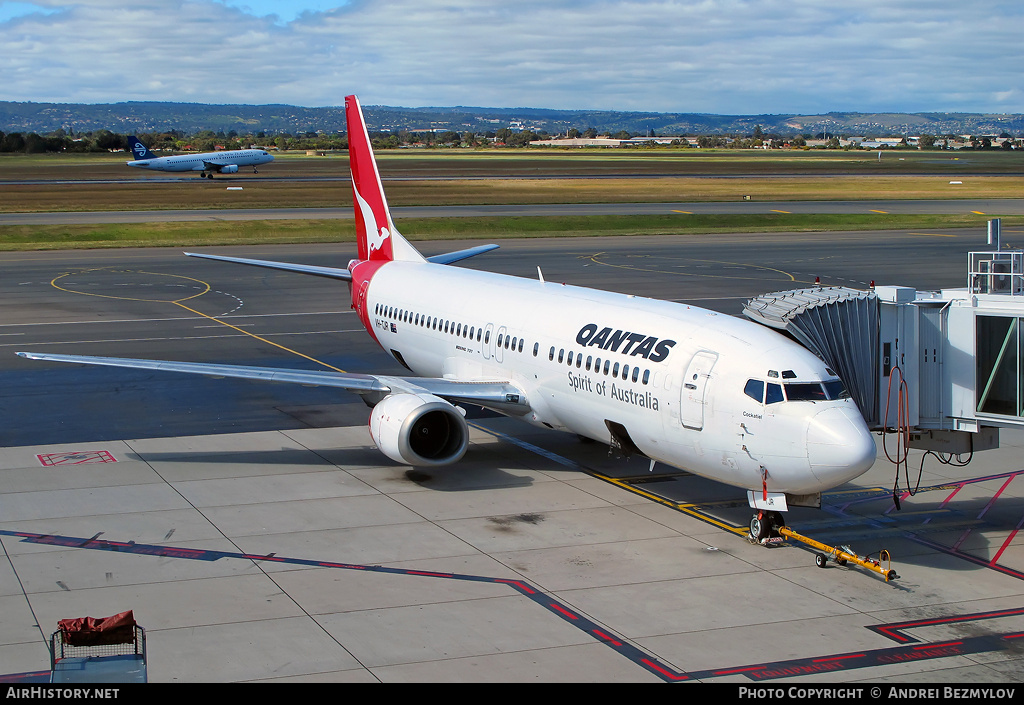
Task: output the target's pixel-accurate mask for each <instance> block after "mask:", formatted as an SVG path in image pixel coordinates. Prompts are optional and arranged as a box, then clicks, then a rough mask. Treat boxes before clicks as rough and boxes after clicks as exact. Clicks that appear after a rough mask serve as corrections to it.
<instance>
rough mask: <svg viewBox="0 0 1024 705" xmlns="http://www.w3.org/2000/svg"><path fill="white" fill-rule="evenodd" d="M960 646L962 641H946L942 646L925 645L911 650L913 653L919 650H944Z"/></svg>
mask: <svg viewBox="0 0 1024 705" xmlns="http://www.w3.org/2000/svg"><path fill="white" fill-rule="evenodd" d="M962 644H963V642H962V641H947V642H945V643H944V644H925V645H923V646H914V647H912V648H913V649H914V650H915V651H918V650H920V649H942V648H945V647H947V646H960V645H962Z"/></svg>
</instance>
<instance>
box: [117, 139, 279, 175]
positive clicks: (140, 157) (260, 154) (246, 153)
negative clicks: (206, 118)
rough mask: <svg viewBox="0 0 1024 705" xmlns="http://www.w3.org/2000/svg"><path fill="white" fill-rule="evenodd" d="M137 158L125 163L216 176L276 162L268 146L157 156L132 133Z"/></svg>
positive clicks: (130, 142)
mask: <svg viewBox="0 0 1024 705" xmlns="http://www.w3.org/2000/svg"><path fill="white" fill-rule="evenodd" d="M128 144H129V145H131V150H132V154H134V155H135V159H134V160H132V161H130V162H125V163H126V164H127V165H128V166H134V167H137V168H139V169H150V170H152V171H198V172H200V174H199V176H200V177H204V176H208V177H209V178H211V179H212V178H213V175H214V173H217V174H237V173H238V167H240V166H251V167H252V168H253V169H252V173H254V174H256V173H258V172H257V171H256V167H257V166H259V165H260V164H266V163H267V162H272V161H274V155H272V154H268V153H267V150H265V149H232V150H229V151H227V152H204V153H203V154H179V155H177V156H174V157H158V156H156V155H155V154H153V153H152V152H150V151H149V148H148V147H147V146H146V145H144V144H142V142H140V141H139V138H138V137H136V136H135V135H132V136H131V137H129V138H128Z"/></svg>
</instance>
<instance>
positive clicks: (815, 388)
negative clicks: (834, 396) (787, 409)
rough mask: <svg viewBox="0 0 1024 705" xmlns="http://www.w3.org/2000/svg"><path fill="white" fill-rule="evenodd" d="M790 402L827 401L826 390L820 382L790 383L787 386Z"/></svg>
mask: <svg viewBox="0 0 1024 705" xmlns="http://www.w3.org/2000/svg"><path fill="white" fill-rule="evenodd" d="M786 399H788V400H789V401H825V399H826V397H825V390H824V389H823V388H822V386H821V383H820V382H790V383H789V384H787V385H786Z"/></svg>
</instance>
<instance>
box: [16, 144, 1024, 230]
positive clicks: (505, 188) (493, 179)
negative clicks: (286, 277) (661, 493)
mask: <svg viewBox="0 0 1024 705" xmlns="http://www.w3.org/2000/svg"><path fill="white" fill-rule="evenodd" d="M124 161H125V155H124V154H109V155H108V154H103V155H7V154H3V155H0V182H3V185H2V186H0V212H8V213H10V212H50V211H61V212H68V211H107V210H110V211H124V210H166V209H222V208H300V207H301V208H327V207H332V208H335V207H346V208H347V207H351V203H352V196H351V189H350V185H349V181H348V178H347V177H348V160H347V155H346V154H344V153H340V154H332V155H328V156H306V155H304V154H303V155H293V154H285V155H280V156H279V157H278V158H277V159H276V160H275V161H274V162H273V163H271V164H268V165H265V166H263V167H262V168H261V170H260V173H259V175H256V176H253V175H247V174H238V175H234V176H232V177H222V178H217V179H213V180H209V179H200V178H198V177H197V176H195V175H191V174H189V175H182V174H162V173H149V172H142V171H137V170H134V169H130V168H128V167H126V166H125V165H124ZM378 162H379V166H380V171H381V175H382V178H383V179H384V180H385V187H386V189H387V192H388V200H389V202H390V203H391V204H392V205H395V206H404V205H410V206H411V205H482V204H531V203H537V204H551V203H614V202H688V201H689V202H696V201H738V200H742V199H746V198H749V199H750V200H754V201H758V200H762V201H768V200H772V201H786V200H790V201H802V200H870V199H893V198H902V199H966V198H1020V197H1022V196H1024V181H1022V179H1021V177H1020V176H1019V174H1020V173H1021V172H1022V171H1024V154H1018V153H1016V152H1011V153H1005V152H1001V151H990V152H971V153H967V154H964V153H961V154H954V153H949V152H910V151H907V152H896V151H890V152H884V153H883V154H882V157H881V159H879V157H878V154H877V153H874V152H870V153H869V152H826V151H813V150H812V151H787V152H766V151H758V150H743V151H728V150H708V151H704V150H629V151H626V150H623V151H618V150H580V151H560V150H551V151H540V150H533V149H531V150H515V151H513V150H490V151H473V150H436V151H435V150H429V151H428V150H395V151H389V152H382V153H380V154H379V155H378ZM951 181H957V182H960V183H956V184H951V183H950V182H951ZM229 185H230V186H234V187H237V186H241V187H242V189H241V190H228V188H227V187H228V186H229ZM990 217H999V216H998V214H990V215H986V216H977V217H975V216H971V215H965V216H893V215H883V214H872V215H862V216H853V215H847V216H811V215H787V214H766V215H751V216H724V215H721V216H681V215H679V216H676V215H672V216H646V217H640V216H593V217H576V218H557V217H523V218H437V219H422V220H408V219H407V220H403V221H402V222H401V223H399V227H400V229H401V230H402V231H403V232H404V233H406V234H407V235H408V236H409V237H410V238H412V239H475V238H487V239H500V238H503V237H524V236H526V237H547V236H562V237H565V236H578V235H598V234H607V235H627V234H658V233H680V232H689V233H714V232H724V231H733V232H735V231H744V232H747V231H766V230H811V229H813V230H844V229H845V230H850V229H870V228H877V229H884V228H895V229H907V228H911V229H929V228H947V227H970V226H974V225H978V224H982V225H983V224H984V221H985V220H986V219H987V218H990ZM1005 224H1006V225H1010V226H1012V225H1016V224H1018V223H1017V222H1016V220H1014V219H1013V218H1012V217H1007V218H1006V220H1005ZM352 228H353V226H352V223H351V221H337V220H324V221H262V222H259V221H249V222H218V223H210V222H204V223H164V224H156V225H154V224H145V225H96V226H85V225H82V226H32V227H21V226H0V249H5V250H11V249H42V248H57V247H60V248H67V247H104V246H108V247H115V246H116V247H121V246H144V245H167V246H172V245H173V246H196V245H200V244H207V245H211V244H240V243H264V242H266V243H270V242H323V241H345V240H348V239H351V238H352V237H353V230H352Z"/></svg>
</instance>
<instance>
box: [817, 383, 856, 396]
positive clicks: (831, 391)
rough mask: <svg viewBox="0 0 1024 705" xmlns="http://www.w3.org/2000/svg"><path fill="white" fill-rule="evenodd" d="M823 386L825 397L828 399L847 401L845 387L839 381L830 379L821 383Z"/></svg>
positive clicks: (847, 393) (847, 394)
mask: <svg viewBox="0 0 1024 705" xmlns="http://www.w3.org/2000/svg"><path fill="white" fill-rule="evenodd" d="M823 384H824V385H825V395H826V396H827V397H828V398H829V399H849V398H850V393H849V392H848V391H846V385H845V384H843V381H842V380H841V379H831V380H828V381H827V382H824V383H823Z"/></svg>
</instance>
